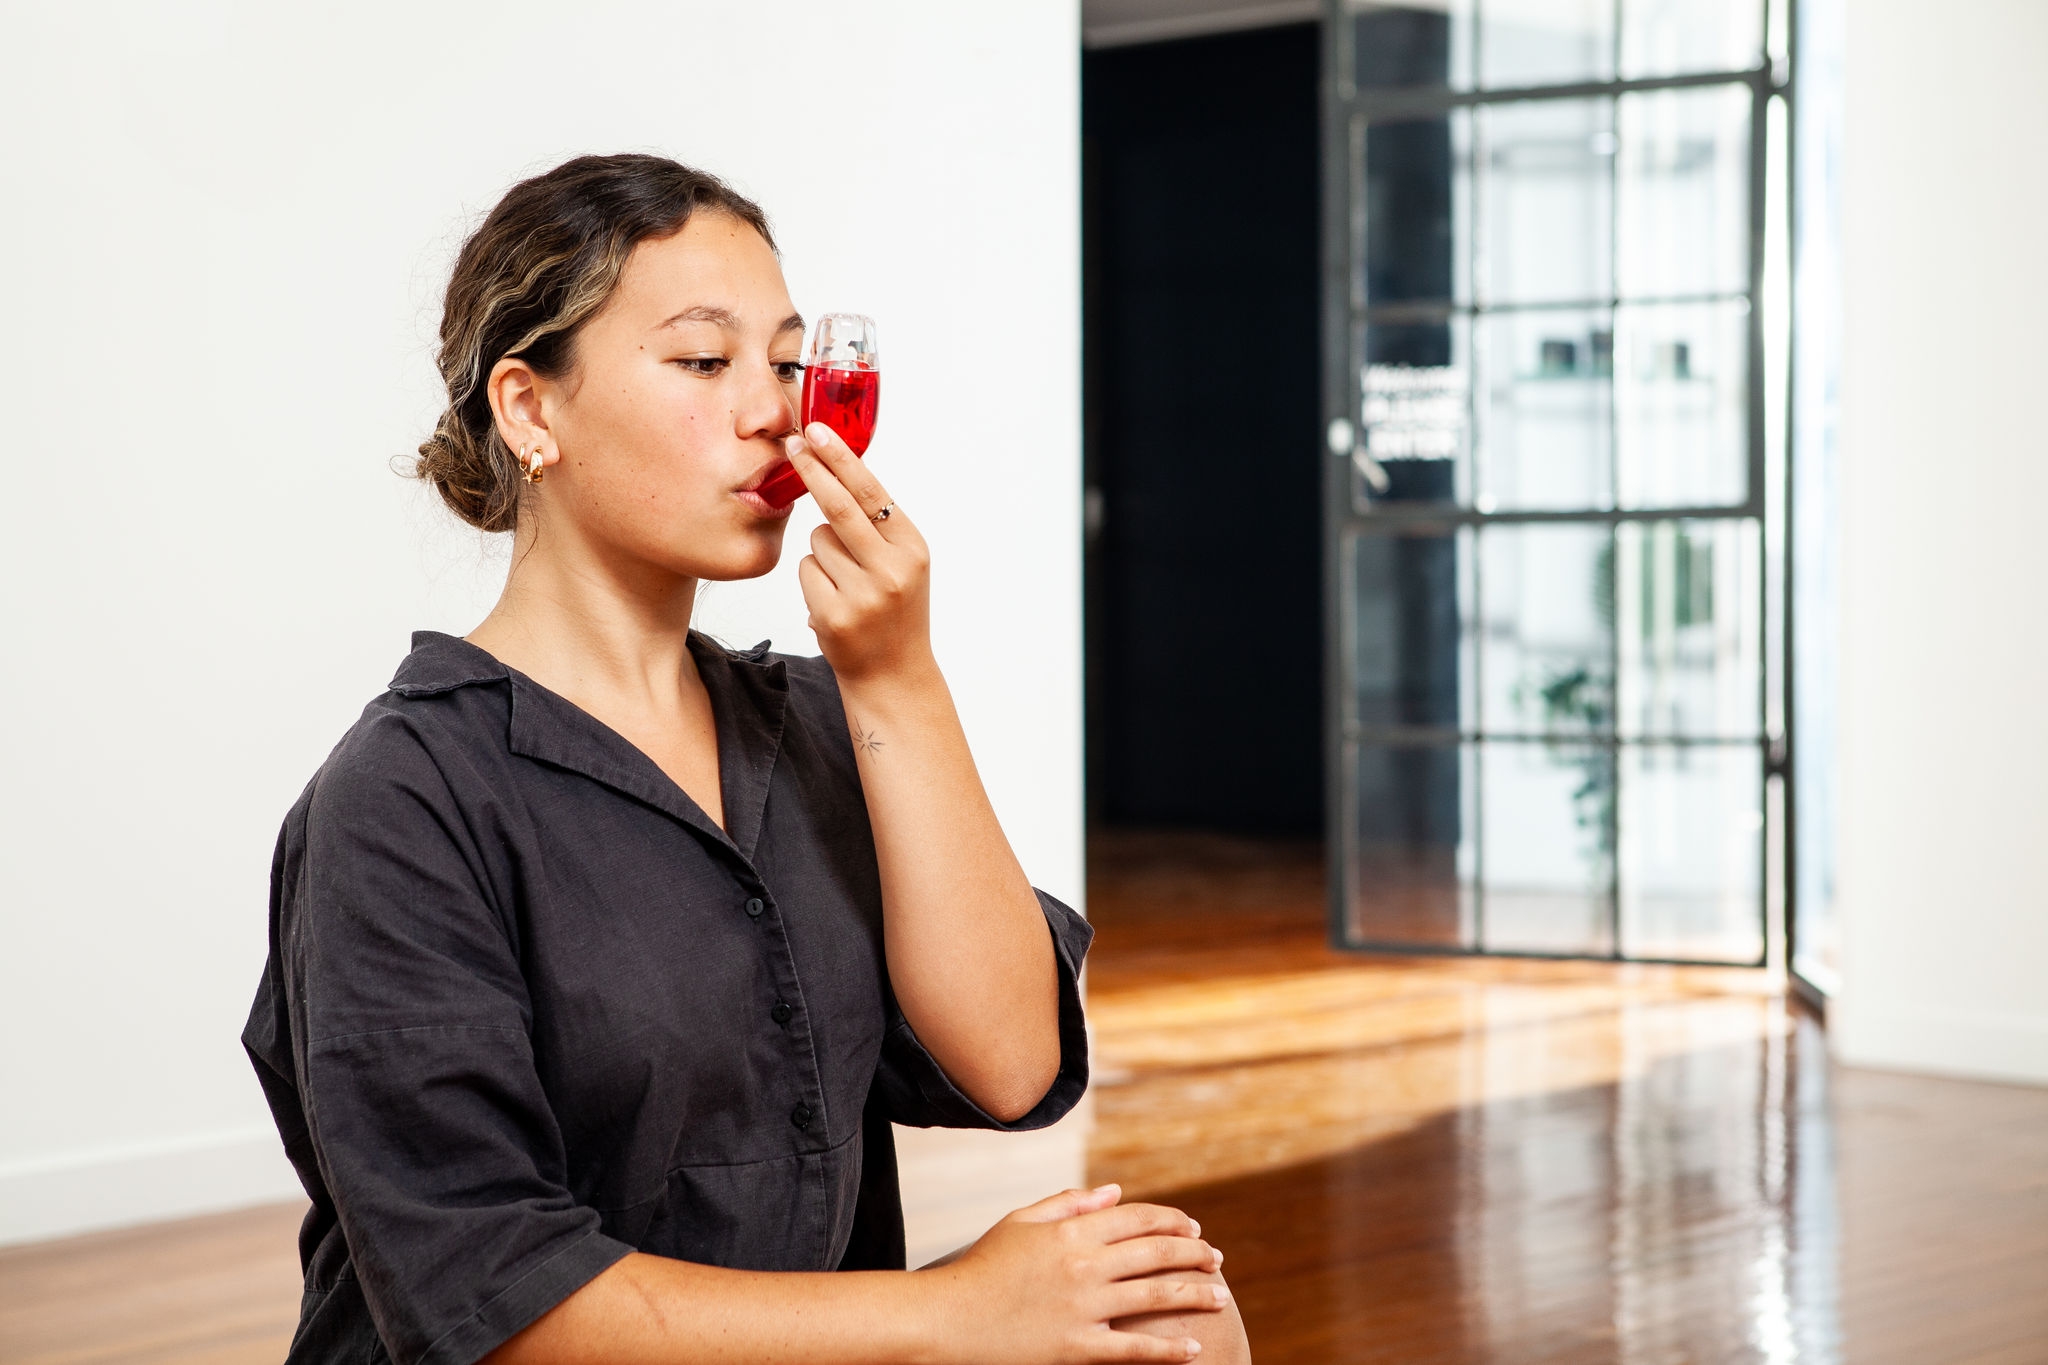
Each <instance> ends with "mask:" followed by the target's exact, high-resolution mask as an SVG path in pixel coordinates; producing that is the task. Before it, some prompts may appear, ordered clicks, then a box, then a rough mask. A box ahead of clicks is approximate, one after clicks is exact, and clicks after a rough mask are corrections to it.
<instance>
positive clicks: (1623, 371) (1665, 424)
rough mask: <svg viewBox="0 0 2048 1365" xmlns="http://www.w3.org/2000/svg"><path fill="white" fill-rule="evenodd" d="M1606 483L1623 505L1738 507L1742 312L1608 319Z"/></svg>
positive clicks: (1712, 307)
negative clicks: (1610, 381)
mask: <svg viewBox="0 0 2048 1365" xmlns="http://www.w3.org/2000/svg"><path fill="white" fill-rule="evenodd" d="M1614 355H1615V383H1614V424H1615V440H1616V445H1617V449H1616V470H1615V478H1616V481H1617V483H1618V484H1619V488H1618V489H1617V492H1618V494H1619V498H1620V503H1621V505H1622V506H1623V507H1631V508H1639V507H1640V508H1654V507H1739V506H1741V505H1743V503H1744V502H1745V500H1746V499H1747V498H1748V496H1749V305H1748V304H1746V303H1744V302H1742V301H1740V300H1736V301H1734V302H1730V303H1711V304H1643V305H1635V306H1626V307H1622V308H1620V309H1617V310H1616V311H1615V315H1614Z"/></svg>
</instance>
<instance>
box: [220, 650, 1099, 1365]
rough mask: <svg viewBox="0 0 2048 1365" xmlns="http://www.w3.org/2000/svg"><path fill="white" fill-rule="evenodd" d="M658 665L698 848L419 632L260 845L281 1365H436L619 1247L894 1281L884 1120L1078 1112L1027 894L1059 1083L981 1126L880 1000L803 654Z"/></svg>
mask: <svg viewBox="0 0 2048 1365" xmlns="http://www.w3.org/2000/svg"><path fill="white" fill-rule="evenodd" d="M690 650H691V653H692V655H693V657H694V658H695V659H696V662H697V666H698V669H699V671H700V672H701V674H702V676H703V679H704V685H705V687H706V688H707V689H708V690H709V692H710V696H711V705H712V710H713V712H714V714H715V716H716V719H717V727H718V760H719V777H720V781H721V783H722V784H723V797H724V805H725V818H726V826H725V828H724V829H721V828H719V826H718V825H717V824H716V823H715V822H713V821H712V820H711V819H710V818H709V817H707V816H706V815H705V814H704V812H703V811H702V810H700V809H699V808H698V807H697V805H696V804H695V803H694V802H692V801H691V800H690V798H689V797H688V796H686V795H685V794H684V793H683V791H682V790H681V789H680V788H679V787H677V786H676V785H675V783H674V782H672V781H671V780H669V778H668V777H667V776H666V775H665V774H664V773H663V772H662V771H661V770H660V769H659V768H658V767H656V766H655V764H654V763H653V762H652V761H651V760H650V759H648V758H647V756H646V755H645V754H643V753H641V752H640V751H639V750H638V749H636V748H635V747H634V746H633V745H631V744H630V743H628V742H627V741H626V740H625V739H624V738H622V737H621V736H620V735H618V734H617V733H616V732H615V731H613V730H611V729H609V728H608V727H606V726H605V725H603V724H602V723H601V722H599V721H598V720H596V719H595V718H594V717H592V716H591V715H589V714H588V713H587V712H585V711H583V710H581V709H579V708H578V707H576V706H575V705H573V704H572V703H570V702H568V701H566V700H564V699H563V698H561V697H559V696H557V695H555V694H554V693H552V692H550V691H548V690H547V689H546V688H544V687H541V686H540V685H539V684H537V683H535V682H533V681H532V680H531V679H529V678H527V677H525V676H523V675H522V674H519V673H517V672H514V671H513V670H511V669H508V668H506V667H505V666H504V665H503V664H500V663H499V662H498V661H497V660H496V659H495V658H493V657H492V656H491V655H489V654H487V653H485V652H484V651H483V650H480V649H478V648H476V647H475V646H474V645H471V644H468V643H466V642H465V641H462V640H459V639H456V638H454V637H452V636H447V635H440V634H435V633H432V632H421V633H419V634H417V635H415V636H414V637H413V651H412V653H411V655H410V656H408V657H407V659H406V660H405V662H404V664H403V666H402V667H401V668H400V669H399V671H398V676H397V677H396V678H394V679H393V680H392V683H391V690H390V691H389V692H387V693H385V694H384V695H383V696H380V697H378V698H377V699H376V700H374V701H372V702H371V703H370V705H369V706H368V708H366V709H365V710H364V712H363V715H362V718H361V719H360V720H359V721H358V722H357V723H356V725H355V726H354V728H352V729H351V730H350V731H349V732H348V734H347V735H346V736H345V737H344V738H343V739H342V741H341V743H340V744H339V745H338V746H336V748H335V750H334V752H333V753H332V754H330V755H329V756H328V759H327V761H326V763H325V764H323V765H322V766H321V768H320V771H319V772H318V773H317V774H316V775H315V776H314V778H313V780H312V782H311V783H310V784H309V785H308V786H307V788H306V790H305V792H304V794H303V795H301V796H300V798H299V800H298V803H297V804H296V805H294V806H293V807H292V810H291V813H290V814H289V815H288V816H287V817H286V819H285V822H284V828H283V831H282V832H281V834H280V835H279V838H278V845H277V852H276V856H275V858H274V860H273V863H272V868H271V897H270V958H269V961H268V963H267V964H266V965H265V967H264V972H263V979H262V982H261V984H260V985H259V986H258V988H257V992H256V1000H255V1004H254V1006H253V1008H252V1009H251V1011H250V1015H249V1023H248V1027H247V1028H246V1030H245V1031H244V1033H243V1035H242V1041H243V1044H244V1046H245V1047H246V1048H247V1049H248V1052H249V1056H250V1059H251V1060H252V1061H253V1062H254V1064H255V1067H256V1073H257V1076H258V1078H259V1079H260V1080H261V1082H262V1084H263V1088H264V1092H265V1095H266V1097H267V1098H268V1100H269V1103H270V1109H271V1112H272V1114H273V1116H274V1117H275V1119H276V1121H277V1126H278V1131H279V1133H280V1135H281V1136H282V1137H283V1139H284V1145H285V1151H286V1154H287V1155H288V1156H289V1157H290V1158H291V1161H292V1164H293V1165H294V1166H295V1167H297V1169H298V1172H299V1178H300V1180H301V1181H302V1182H303V1183H304V1184H305V1187H306V1193H307V1194H308V1195H309V1196H310V1197H311V1199H312V1201H313V1207H312V1210H311V1212H310V1213H309V1214H308V1215H307V1218H306V1222H305V1225H304V1227H303V1228H302V1229H301V1231H300V1235H299V1253H300V1259H301V1262H302V1264H303V1266H304V1270H305V1297H304V1299H303V1301H302V1305H301V1310H300V1322H299V1329H298V1333H297V1335H296V1336H295V1338H294V1340H293V1343H292V1350H291V1355H290V1357H289V1359H290V1360H291V1361H292V1362H323V1363H324V1362H341V1361H347V1362H351V1365H356V1363H358V1362H365V1361H381V1360H386V1359H390V1360H395V1361H398V1362H400V1365H414V1362H431V1365H466V1363H467V1362H470V1361H474V1360H476V1359H477V1358H478V1357H480V1356H483V1355H485V1354H487V1353H488V1352H489V1351H491V1350H492V1349H493V1348H494V1347H496V1346H498V1345H499V1344H500V1343H501V1342H503V1341H505V1340H506V1339H507V1338H508V1337H510V1336H512V1335H513V1334H515V1333H516V1332H518V1331H519V1330H520V1329H521V1328H523V1327H525V1326H526V1325H527V1324H528V1323H530V1322H532V1321H533V1320H534V1319H536V1318H538V1317H539V1316H540V1315H541V1314H543V1313H545V1312H546V1311H547V1310H548V1309H549V1308H551V1307H553V1306H554V1305H555V1304H557V1303H559V1302H560V1301H561V1300H562V1299H564V1298H566V1297H567V1296H568V1295H569V1294H571V1293H572V1292H574V1291H575V1290H576V1289H577V1288H579V1287H580V1286H582V1285H583V1284H584V1283H586V1282H587V1281H589V1280H590V1279H591V1278H592V1277H593V1276H595V1275H597V1274H598V1273H599V1272H600V1271H602V1270H604V1269H605V1268H606V1267H607V1266H610V1265H611V1264H612V1263H613V1262H615V1261H617V1260H618V1259H619V1258H621V1257H623V1256H625V1255H626V1254H627V1253H628V1252H630V1251H635V1250H639V1251H646V1252H652V1253H655V1254H657V1255H662V1256H671V1257H676V1258H679V1259H682V1260H689V1261H697V1262H701V1263H705V1264H711V1265H722V1266H734V1267H742V1268H749V1269H759V1270H831V1269H834V1268H837V1269H868V1268H887V1267H901V1266H902V1265H903V1257H904V1246H903V1214H902V1207H901V1203H900V1201H899V1198H898V1194H897V1185H896V1158H895V1149H894V1145H893V1143H892V1141H891V1138H890V1132H889V1124H890V1123H891V1122H892V1121H893V1122H896V1123H903V1124H911V1125H917V1126H948V1127H968V1128H1007V1129H1018V1130H1022V1129H1030V1128H1040V1127H1043V1126H1045V1125H1046V1124H1049V1123H1051V1122H1053V1121H1054V1120H1056V1119H1057V1118H1059V1117H1060V1116H1061V1115H1062V1114H1065V1113H1066V1112H1067V1111H1068V1110H1069V1109H1071V1108H1072V1107H1073V1106H1074V1104H1075V1102H1076V1101H1078V1100H1079V1099H1080V1097H1081V1093H1082V1091H1083V1090H1084V1089H1085V1088H1086V1086H1087V1081H1088V1068H1087V1040H1086V1034H1085V1030H1084V1027H1083V1023H1082V1016H1081V1002H1080V992H1079V984H1078V983H1079V972H1080V967H1081V959H1082V956H1083V954H1084V953H1086V951H1087V947H1088V942H1089V937H1090V930H1089V928H1088V926H1087V924H1086V923H1085V922H1083V921H1082V920H1081V919H1080V917H1079V916H1077V915H1076V914H1075V913H1074V912H1073V911H1071V910H1069V909H1068V908H1067V907H1066V906H1064V905H1061V904H1060V903H1059V902H1058V901H1056V900H1054V899H1053V898H1051V897H1050V896H1046V895H1044V894H1043V893H1040V895H1039V901H1040V904H1041V906H1042V908H1043V910H1044V912H1045V917H1046V922H1047V925H1048V927H1049V929H1050V933H1051V942H1052V949H1053V953H1054V956H1055V958H1056V959H1057V962H1058V966H1059V979H1060V1015H1059V1023H1060V1048H1061V1057H1060V1070H1059V1075H1058V1078H1057V1079H1056V1080H1055V1081H1054V1083H1053V1086H1052V1088H1051V1090H1050V1091H1048V1092H1047V1094H1046V1095H1045V1097H1044V1098H1043V1099H1042V1100H1041V1101H1040V1102H1039V1104H1038V1106H1037V1107H1036V1108H1035V1109H1033V1110H1032V1111H1031V1112H1030V1113H1029V1114H1027V1115H1025V1116H1024V1117H1023V1118H1022V1119H1020V1120H1018V1121H1016V1122H1014V1123H1002V1122H999V1121H998V1120H996V1119H994V1118H992V1117H991V1116H990V1115H988V1114H987V1113H985V1112H983V1111H982V1110H981V1109H980V1108H979V1107H978V1106H976V1105H975V1103H974V1102H973V1101H972V1100H970V1099H968V1098H967V1096H966V1095H965V1094H963V1093H962V1092H961V1091H960V1090H959V1088H958V1087H956V1086H955V1085H954V1084H953V1083H952V1082H951V1081H950V1080H949V1079H948V1078H947V1077H946V1074H945V1072H944V1071H943V1070H941V1069H940V1067H939V1066H938V1064H937V1063H936V1062H935V1061H934V1060H933V1059H932V1057H931V1056H930V1054H928V1053H927V1052H926V1051H925V1049H924V1048H923V1047H922V1046H921V1045H920V1044H919V1042H918V1040H917V1037H916V1035H915V1034H914V1033H912V1031H911V1028H910V1025H909V1024H908V1023H907V1022H906V1021H905V1020H904V1018H903V1015H902V1012H901V1011H900V1010H898V1009H897V1007H896V1003H895V1000H894V998H893V996H892V995H891V993H890V990H889V979H888V970H887V964H886V962H885V960H884V957H883V949H882V899H881V887H880V882H879V878H878V876H877V873H876V868H875V850H874V838H873V834H872V832H871V831H870V829H869V826H868V816H867V805H866V802H865V801H864V799H863V797H862V794H861V785H860V775H859V772H858V770H857V768H856V767H855V763H854V756H853V750H852V746H851V743H850V742H849V740H848V737H847V730H846V721H845V716H844V712H843V710H842V708H841V704H840V700H839V689H838V684H837V683H836V681H835V680H834V678H833V676H832V672H831V669H830V668H829V667H828V666H827V665H826V663H825V662H824V660H822V659H809V658H793V657H787V656H783V655H777V654H771V653H768V652H767V646H766V645H765V644H764V645H762V646H759V647H757V648H755V649H753V650H749V651H746V652H744V653H738V652H733V651H729V650H727V649H725V648H723V647H721V646H719V645H718V644H716V643H714V642H713V641H711V640H709V639H708V638H706V637H704V636H702V635H696V634H693V635H692V636H691V638H690Z"/></svg>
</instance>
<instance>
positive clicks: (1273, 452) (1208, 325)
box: [1081, 24, 1324, 835]
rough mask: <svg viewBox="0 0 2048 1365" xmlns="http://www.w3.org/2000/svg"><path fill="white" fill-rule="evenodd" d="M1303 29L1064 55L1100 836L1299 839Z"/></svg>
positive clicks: (1092, 771) (1307, 683)
mask: <svg viewBox="0 0 2048 1365" xmlns="http://www.w3.org/2000/svg"><path fill="white" fill-rule="evenodd" d="M1318 39H1319V34H1318V28H1317V26H1316V25H1314V24H1299V25H1289V26H1286V27H1279V28H1269V29H1258V30H1252V31H1248V32H1238V33H1229V34H1223V35H1218V36H1213V37H1205V38H1194V39H1185V40H1181V41H1177V42H1170V43H1151V44H1145V45H1142V46H1133V47H1120V48H1110V49H1099V50H1095V51H1091V52H1088V53H1086V54H1084V56H1083V58H1082V68H1081V71H1082V75H1081V92H1082V94H1081V108H1082V114H1081V126H1082V133H1083V143H1084V157H1083V164H1084V180H1083V213H1084V222H1085V231H1084V243H1085V245H1084V253H1085V264H1084V273H1085V280H1086V317H1085V325H1084V345H1085V353H1086V397H1085V410H1086V445H1085V467H1086V471H1087V480H1088V488H1089V496H1088V503H1089V538H1088V546H1089V548H1088V557H1087V570H1086V572H1087V596H1088V601H1087V608H1088V611H1087V621H1088V639H1087V685H1088V794H1089V813H1090V816H1091V818H1092V819H1093V820H1094V821H1096V822H1097V823H1100V824H1107V825H1126V826H1131V825H1144V826H1153V827H1160V826H1165V827H1179V828H1197V829H1212V830H1219V831H1227V832H1233V833H1246V834H1254V833H1257V834H1303V835H1319V834H1321V832H1322V828H1323V823H1322V822H1323V707H1322V659H1323V651H1322V630H1323V608H1322V592H1323V589H1322V580H1323V571H1322V544H1321V538H1322V513H1321V505H1320V498H1321V473H1322V471H1321V467H1320V465H1321V461H1322V459H1323V458H1324V456H1323V455H1322V441H1321V391H1320V374H1321V370H1320V360H1319V355H1320V335H1319V326H1320V307H1321V281H1320V275H1319V270H1318V259H1319V218H1318V195H1319V192H1320V191H1319V181H1320V160H1319V156H1320V153H1319V147H1320V132H1319V122H1318V103H1317V76H1318V66H1317V44H1318Z"/></svg>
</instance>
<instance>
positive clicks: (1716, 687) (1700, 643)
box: [1614, 521, 1763, 739]
mask: <svg viewBox="0 0 2048 1365" xmlns="http://www.w3.org/2000/svg"><path fill="white" fill-rule="evenodd" d="M1614 555H1615V573H1614V588H1615V601H1616V612H1615V616H1616V619H1617V621H1618V622H1619V624H1620V638H1619V641H1618V644H1619V655H1620V670H1619V672H1620V681H1619V685H1618V689H1617V713H1618V719H1619V728H1620V731H1621V733H1622V734H1624V735H1631V736H1633V735H1649V736H1672V737H1678V738H1686V739H1705V738H1728V739H1754V738H1756V737H1757V735H1758V734H1759V733H1760V732H1761V730H1762V726H1763V715H1762V712H1761V697H1762V693H1761V687H1762V682H1763V679H1762V667H1763V631H1762V623H1761V620H1760V619H1759V618H1760V610H1761V606H1762V600H1763V599H1762V588H1763V585H1762V583H1761V582H1760V581H1759V579H1760V576H1761V575H1762V573H1763V564H1762V538H1761V535H1760V534H1759V532H1758V528H1757V524H1756V523H1755V522H1753V521H1660V522H1643V523H1635V524H1632V525H1624V526H1620V527H1617V528H1616V529H1615V537H1614Z"/></svg>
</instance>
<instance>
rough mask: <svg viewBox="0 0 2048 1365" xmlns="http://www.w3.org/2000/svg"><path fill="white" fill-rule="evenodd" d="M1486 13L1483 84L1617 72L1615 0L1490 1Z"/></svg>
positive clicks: (1565, 80) (1603, 76)
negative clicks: (1615, 60)
mask: <svg viewBox="0 0 2048 1365" xmlns="http://www.w3.org/2000/svg"><path fill="white" fill-rule="evenodd" d="M1480 15H1481V17H1480V21H1479V73H1480V74H1479V84H1480V87H1481V88H1482V89H1488V90H1500V89H1509V88H1513V87H1517V86H1530V85H1565V84H1575V83H1577V82H1581V81H1604V80H1611V79H1612V78H1613V76H1614V0H1485V3H1484V4H1483V5H1482V6H1481V8H1480Z"/></svg>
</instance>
